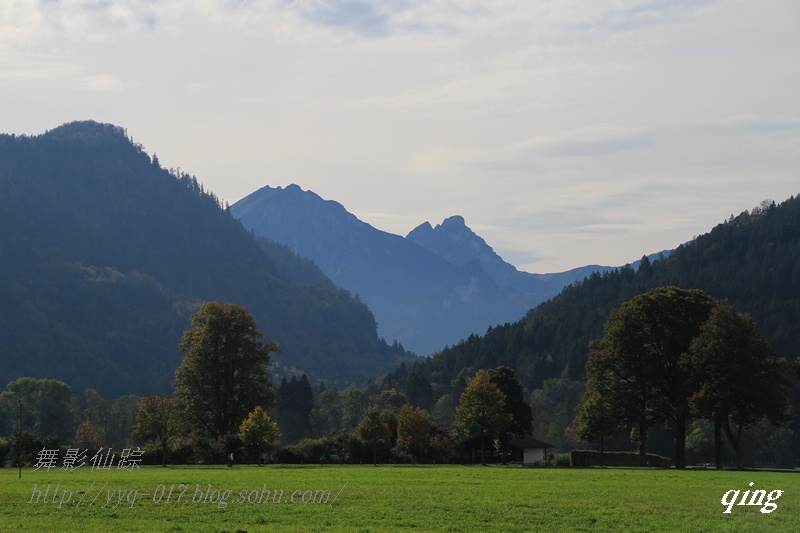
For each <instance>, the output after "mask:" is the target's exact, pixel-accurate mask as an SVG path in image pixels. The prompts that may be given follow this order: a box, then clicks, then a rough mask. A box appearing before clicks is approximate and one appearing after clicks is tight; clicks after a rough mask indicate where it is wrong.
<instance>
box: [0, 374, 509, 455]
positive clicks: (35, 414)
mask: <svg viewBox="0 0 800 533" xmlns="http://www.w3.org/2000/svg"><path fill="white" fill-rule="evenodd" d="M143 411H150V414H151V415H152V414H153V413H158V412H160V413H162V414H164V413H167V412H169V413H171V414H169V415H168V416H164V418H163V421H164V424H165V426H164V427H162V428H161V431H163V435H158V434H157V432H158V430H156V432H155V433H153V432H151V433H150V434H148V435H147V436H144V435H141V434H139V433H141V432H137V422H138V424H140V425H141V424H142V423H143V422H142V421H143V418H145V417H143V416H142V415H143ZM181 412H182V411H181V409H180V407H179V406H178V404H177V403H175V402H174V397H172V396H156V395H147V396H135V395H129V396H123V397H120V398H116V399H109V398H105V397H103V396H101V395H100V394H98V393H97V391H95V390H93V389H87V390H85V391H84V392H83V393H82V394H80V395H73V393H72V388H71V387H70V386H69V385H67V384H66V383H64V382H61V381H58V380H54V379H49V378H48V379H35V378H27V377H26V378H19V379H17V380H14V381H13V382H11V383H9V384H8V386H7V387H6V390H5V391H3V392H2V393H0V467H2V466H11V465H13V464H15V461H16V459H17V458H16V452H17V450H18V449H19V450H20V452H21V456H22V460H23V464H26V465H29V466H30V465H35V464H36V461H37V455H38V454H39V452H40V451H41V450H43V449H55V450H58V449H62V450H63V449H66V448H70V447H72V448H79V449H80V450H81V451H84V450H89V452H88V454H87V455H88V456H91V455H92V454H93V453H94V452H97V451H98V450H101V449H106V450H110V449H113V450H114V451H116V453H117V454H119V453H120V452H121V451H122V450H123V449H125V448H134V447H141V448H142V449H144V450H145V455H144V462H145V463H146V464H161V463H162V460H163V462H164V463H170V464H187V463H197V462H204V463H222V462H224V461H225V456H226V454H227V450H225V451H223V450H221V449H220V450H214V449H210V448H208V447H202V446H198V441H197V437H196V435H193V434H192V430H191V428H190V427H187V426H186V425H185V416H184V415H181ZM269 413H270V418H271V419H272V420H274V422H275V423H276V425H277V428H278V430H279V432H280V437H279V438H278V439H276V440H275V441H274V442H271V443H270V445H269V446H268V447H267V449H266V450H265V452H266V453H265V455H266V456H268V457H269V458H271V459H270V460H271V461H272V462H279V463H305V464H309V463H311V464H320V463H373V462H378V463H417V462H422V463H452V462H468V461H470V460H471V459H470V454H469V451H468V449H467V448H464V447H462V446H461V445H460V444H459V441H458V439H454V438H453V436H452V434H451V431H450V430H451V428H450V427H449V426H446V427H445V426H439V425H437V424H436V423H434V422H433V421H432V420H431V418H430V416H429V415H428V413H427V412H425V411H423V410H422V409H420V408H419V407H418V406H413V405H411V404H410V403H409V399H408V397H407V396H406V395H405V394H403V393H401V392H399V391H397V390H396V389H381V387H380V386H379V385H378V384H375V383H370V384H369V385H368V386H366V387H364V388H358V387H355V386H350V387H348V388H345V389H340V390H339V389H335V388H330V387H327V386H326V385H325V384H324V383H323V382H321V381H319V382H316V383H314V384H311V383H310V382H309V380H308V377H307V376H306V375H301V376H300V377H299V378H298V377H296V376H293V377H292V378H290V379H289V380H287V379H285V378H282V379H281V380H280V381H279V382H278V383H276V386H275V403H274V405H273V406H272V408H271V409H269ZM454 417H455V406H454V407H453V414H452V416H451V418H454ZM371 425H372V426H371ZM375 425H377V426H378V428H379V429H378V430H377V431H378V433H375V431H376V430H375ZM167 426H168V427H167ZM145 433H147V432H146V431H145ZM164 435H168V436H167V437H166V438H165V439H163V440H162V439H161V438H159V437H161V436H164ZM234 440H235V442H233V444H232V448H231V449H233V450H234V455H235V457H236V460H237V462H252V463H256V462H259V456H258V453H257V452H256V450H254V449H252V448H250V447H248V446H246V445H245V443H244V442H243V441H242V440H236V439H234ZM229 444H230V443H229ZM489 446H490V448H493V446H494V444H493V442H492V443H489ZM165 450H166V454H165V455H164V451H165Z"/></svg>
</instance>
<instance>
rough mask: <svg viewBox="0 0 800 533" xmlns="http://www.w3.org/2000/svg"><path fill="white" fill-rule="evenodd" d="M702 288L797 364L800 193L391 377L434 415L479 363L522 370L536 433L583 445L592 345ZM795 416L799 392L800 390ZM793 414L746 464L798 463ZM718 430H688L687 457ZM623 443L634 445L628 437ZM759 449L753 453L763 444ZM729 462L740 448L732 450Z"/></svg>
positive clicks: (658, 437) (663, 445) (664, 448)
mask: <svg viewBox="0 0 800 533" xmlns="http://www.w3.org/2000/svg"><path fill="white" fill-rule="evenodd" d="M670 285H672V286H678V287H684V288H697V289H701V290H703V291H704V292H705V293H707V294H708V295H709V296H711V297H713V298H715V299H720V300H727V301H729V302H730V303H731V304H732V305H733V306H734V307H735V308H736V309H737V310H738V311H740V312H744V313H748V314H749V315H751V316H752V317H753V319H754V320H755V322H756V324H757V325H758V326H759V328H760V329H761V331H762V332H763V333H764V335H765V337H766V338H767V340H768V341H769V343H770V346H771V347H772V349H773V350H774V351H775V352H776V353H777V354H778V355H779V356H781V357H784V358H786V359H788V360H790V361H792V360H795V359H796V358H797V353H798V349H800V341H799V339H800V196H793V197H791V198H789V199H788V200H786V201H785V202H782V203H781V204H780V205H776V204H775V203H774V202H771V201H768V202H763V203H762V204H761V205H759V206H757V207H756V208H754V209H752V210H751V211H745V212H743V213H741V214H740V215H738V216H731V217H730V218H729V219H728V220H727V221H725V222H724V223H722V224H720V225H718V226H717V227H715V228H714V229H713V230H712V231H711V232H709V233H708V234H705V235H701V236H699V237H696V238H695V239H693V240H692V241H691V242H689V243H687V244H685V245H682V246H679V247H678V248H677V249H676V250H675V251H674V252H673V253H672V254H671V255H669V257H666V258H659V259H657V260H654V261H652V262H651V261H649V260H647V258H643V259H642V262H641V265H640V266H639V268H638V269H633V268H632V267H630V266H626V267H623V268H619V269H616V270H613V271H610V272H608V273H605V274H593V275H591V276H589V277H588V278H586V279H585V280H583V281H582V282H579V283H575V284H572V285H570V286H568V287H566V288H565V289H564V290H563V292H562V293H561V294H559V295H558V296H557V297H555V298H553V299H551V300H549V301H547V302H545V303H543V304H541V305H539V306H537V307H536V308H534V309H532V310H531V311H529V312H528V313H527V314H526V316H525V317H524V318H523V319H521V320H520V321H518V322H515V323H513V324H503V325H499V326H497V327H494V328H489V330H488V331H487V332H486V334H485V335H483V336H477V335H472V336H470V337H469V338H467V339H465V340H463V341H461V342H459V343H458V344H456V345H454V346H451V347H445V348H444V349H443V350H442V351H441V352H439V353H437V354H434V355H433V356H432V357H430V358H429V359H425V360H420V361H418V362H415V363H414V364H412V365H401V366H399V367H398V368H397V369H396V370H395V371H394V372H392V373H391V374H390V375H389V376H388V379H390V380H391V381H392V383H394V384H396V386H397V388H398V389H400V390H403V391H406V392H407V393H408V394H409V397H410V398H411V400H412V401H415V402H419V403H420V404H421V405H428V406H429V407H430V409H431V411H432V413H433V414H434V415H436V414H437V413H444V412H446V410H447V409H446V406H448V405H451V404H452V403H453V401H454V398H457V395H458V393H459V391H460V389H462V388H463V384H464V378H465V376H470V375H472V374H473V373H474V372H475V371H476V370H477V369H480V368H493V367H496V366H500V365H507V366H509V367H511V368H514V369H515V371H516V374H517V377H518V379H519V380H520V382H521V383H522V385H523V386H524V387H525V390H526V399H528V400H529V401H530V403H531V406H532V408H533V411H534V433H535V435H536V436H537V438H541V439H544V440H547V441H549V442H551V443H554V444H557V445H558V447H559V448H560V449H562V450H568V449H571V448H574V447H576V446H579V445H580V439H579V438H577V436H576V435H575V432H574V428H573V419H574V416H575V413H576V408H577V405H578V403H579V401H580V398H581V395H582V394H583V388H584V383H585V380H586V362H587V355H588V347H589V343H590V341H591V340H593V339H597V338H600V337H601V336H602V334H603V323H604V322H605V321H606V319H607V318H608V316H609V314H610V313H611V311H612V309H615V308H619V307H620V306H621V305H622V304H623V303H624V302H626V301H628V300H630V299H631V298H633V297H634V296H636V295H639V294H643V293H645V292H647V291H648V290H650V289H653V288H655V287H662V286H670ZM792 394H793V397H792V403H793V406H794V412H795V413H798V412H800V394H798V389H797V387H796V386H795V387H794V388H793V392H792ZM796 420H797V418H796V416H795V419H794V420H793V421H792V422H791V423H790V424H789V425H788V426H787V427H785V428H782V429H778V430H774V429H771V428H770V427H769V426H768V425H764V426H763V427H762V426H757V427H756V433H757V434H756V435H753V436H752V439H753V441H752V443H751V444H752V445H751V446H750V451H747V452H746V453H745V455H746V461H748V462H750V463H751V464H753V463H756V462H758V463H760V464H768V463H773V464H774V463H775V462H781V463H786V462H792V461H794V462H800V456H799V455H798V454H800V430H798V428H797V427H796V423H797V422H796ZM711 441H713V436H712V435H711V433H710V429H709V428H708V427H707V426H706V425H705V424H704V423H702V422H697V423H696V424H693V425H692V426H690V428H689V452H690V453H689V457H690V458H692V459H694V460H697V461H702V462H706V461H708V462H710V461H711V460H712V459H711V458H713V446H711V445H710V444H709V443H710V442H711ZM651 443H652V444H653V447H654V449H655V450H656V451H658V452H659V453H664V454H669V453H670V447H671V445H670V433H669V431H668V430H663V431H662V430H660V429H658V428H656V429H654V436H653V438H652V439H651ZM616 445H617V446H620V447H630V446H632V445H633V443H631V441H630V439H627V438H620V439H618V442H616ZM756 448H757V449H758V451H755V449H756ZM726 454H727V455H726V458H727V460H728V461H730V460H732V451H731V450H727V451H726Z"/></svg>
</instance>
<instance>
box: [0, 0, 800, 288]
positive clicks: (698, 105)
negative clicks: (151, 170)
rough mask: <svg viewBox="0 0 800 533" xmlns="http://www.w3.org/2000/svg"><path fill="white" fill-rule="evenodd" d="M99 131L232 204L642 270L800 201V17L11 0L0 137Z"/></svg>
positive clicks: (418, 5)
mask: <svg viewBox="0 0 800 533" xmlns="http://www.w3.org/2000/svg"><path fill="white" fill-rule="evenodd" d="M83 119H92V120H97V121H100V122H110V123H113V124H117V125H119V126H123V127H125V128H127V130H128V134H129V135H130V136H131V137H133V139H134V140H135V141H136V142H140V143H142V144H143V145H144V147H145V149H146V150H147V151H148V152H149V153H150V154H153V153H157V154H158V156H159V159H160V161H161V163H162V165H163V166H166V167H180V168H181V169H182V170H183V171H186V172H189V173H191V174H194V175H195V176H197V178H198V180H200V182H202V183H203V184H204V185H205V186H206V188H208V189H210V190H212V191H213V192H214V193H215V194H217V195H218V196H219V197H220V198H222V199H223V200H227V201H228V202H230V203H233V202H235V201H236V200H238V199H240V198H242V197H244V196H246V195H248V194H249V193H251V192H253V191H254V190H256V189H258V188H259V187H261V186H263V185H271V186H285V185H288V184H290V183H297V184H298V185H300V186H301V187H302V188H303V189H311V190H313V191H315V192H316V193H318V194H319V195H320V196H322V197H323V198H326V199H333V200H337V201H338V202H340V203H342V204H343V205H344V206H345V207H346V208H347V209H348V210H349V211H351V212H353V213H355V214H356V215H357V216H358V217H359V218H361V219H362V220H364V221H366V222H369V223H370V224H372V225H373V226H375V227H377V228H379V229H383V230H385V231H390V232H392V233H397V234H401V235H405V234H406V233H408V232H409V231H410V230H411V229H413V228H414V227H415V226H417V225H419V224H420V223H422V222H424V221H426V220H427V221H430V222H431V223H432V224H434V225H435V224H438V223H440V222H441V221H442V220H443V219H444V218H446V217H448V216H450V215H454V214H460V215H463V216H464V217H465V219H466V222H467V224H468V225H469V226H470V227H471V228H472V229H473V230H475V231H476V232H477V233H478V234H479V235H481V236H482V237H484V238H485V239H486V240H487V242H488V243H489V244H490V245H492V246H493V247H494V248H495V250H496V251H497V252H498V253H499V254H500V255H502V256H503V257H504V258H505V259H506V260H508V261H509V262H511V263H513V264H515V265H517V266H518V267H520V268H521V269H523V270H527V271H529V272H538V273H544V272H553V271H561V270H566V269H569V268H573V267H577V266H581V265H585V264H589V263H600V264H606V265H621V264H624V263H626V262H629V261H633V260H635V259H637V258H639V257H641V255H643V254H646V253H651V252H655V251H659V250H662V249H666V248H672V247H674V246H676V245H678V244H679V243H681V242H683V241H686V240H689V239H691V238H692V237H693V236H695V235H697V234H701V233H705V232H707V231H709V230H710V229H711V228H712V227H713V226H714V225H716V224H717V223H719V222H721V221H723V220H724V219H726V218H727V217H728V216H729V215H731V214H738V213H740V212H741V211H743V210H745V209H750V208H752V207H753V206H755V205H757V204H759V203H760V202H761V201H762V200H764V199H772V200H775V201H777V202H780V201H782V200H785V199H786V198H788V197H789V196H791V195H793V194H798V193H800V1H798V0H742V1H738V0H722V1H701V0H681V1H669V0H660V1H658V0H656V1H646V0H615V1H611V0H609V1H595V0H583V1H573V0H553V1H549V0H548V1H520V0H510V1H504V0H500V1H491V0H490V1H485V0H483V1H450V0H428V1H419V2H418V1H403V2H401V1H397V2H388V1H383V2H371V1H367V0H338V1H324V0H316V1H314V0H297V1H280V0H278V1H271V0H262V1H259V0H105V1H104V0H2V2H0V131H1V132H4V133H17V134H38V133H42V132H44V131H45V130H48V129H52V128H54V127H56V126H58V125H60V124H62V123H64V122H68V121H72V120H83ZM0 193H1V192H0Z"/></svg>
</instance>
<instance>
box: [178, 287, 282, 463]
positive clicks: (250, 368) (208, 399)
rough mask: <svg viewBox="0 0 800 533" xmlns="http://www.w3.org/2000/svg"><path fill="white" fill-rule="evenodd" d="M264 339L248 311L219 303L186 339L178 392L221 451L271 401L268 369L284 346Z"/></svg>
mask: <svg viewBox="0 0 800 533" xmlns="http://www.w3.org/2000/svg"><path fill="white" fill-rule="evenodd" d="M262 337H263V334H262V333H261V331H259V330H258V328H256V325H255V321H254V319H253V316H252V315H251V314H250V312H249V311H248V310H247V309H246V308H244V307H241V306H238V305H235V304H231V303H220V302H209V303H206V304H204V305H203V306H202V307H201V308H200V310H199V311H198V312H197V313H195V314H194V315H193V316H192V327H191V329H189V330H187V331H186V332H185V333H184V335H183V340H182V342H181V344H180V347H181V350H182V351H183V352H184V353H185V355H184V357H183V361H182V362H181V365H180V367H179V368H178V370H177V371H176V373H175V383H174V385H175V394H176V396H177V397H178V398H179V399H180V400H181V402H182V403H183V405H184V406H185V408H186V412H187V415H188V417H189V419H190V421H191V422H192V423H193V424H194V427H195V429H196V431H197V432H198V433H199V434H200V436H201V437H204V438H206V439H210V440H211V441H212V442H213V443H214V444H215V445H216V446H217V448H218V450H221V449H222V448H223V446H224V442H225V441H226V440H228V441H230V440H231V438H234V437H235V436H236V435H237V434H238V432H239V425H240V424H241V422H242V420H244V419H245V417H247V415H248V414H249V413H250V412H252V411H253V410H254V409H255V408H256V406H259V405H260V406H262V407H269V406H270V405H271V404H272V402H273V392H272V385H271V382H270V380H269V376H268V374H267V365H268V364H269V359H270V354H272V353H275V352H279V351H280V345H279V344H278V343H277V341H274V340H269V341H267V342H261V340H260V339H261V338H262ZM226 451H228V450H226Z"/></svg>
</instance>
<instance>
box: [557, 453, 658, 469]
mask: <svg viewBox="0 0 800 533" xmlns="http://www.w3.org/2000/svg"><path fill="white" fill-rule="evenodd" d="M646 457H647V466H657V467H661V468H669V467H670V466H671V465H672V459H670V458H669V457H664V456H663V455H656V454H654V453H648V454H647V455H646ZM569 464H570V466H641V465H640V463H639V453H638V452H598V451H597V450H572V451H571V452H569Z"/></svg>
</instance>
